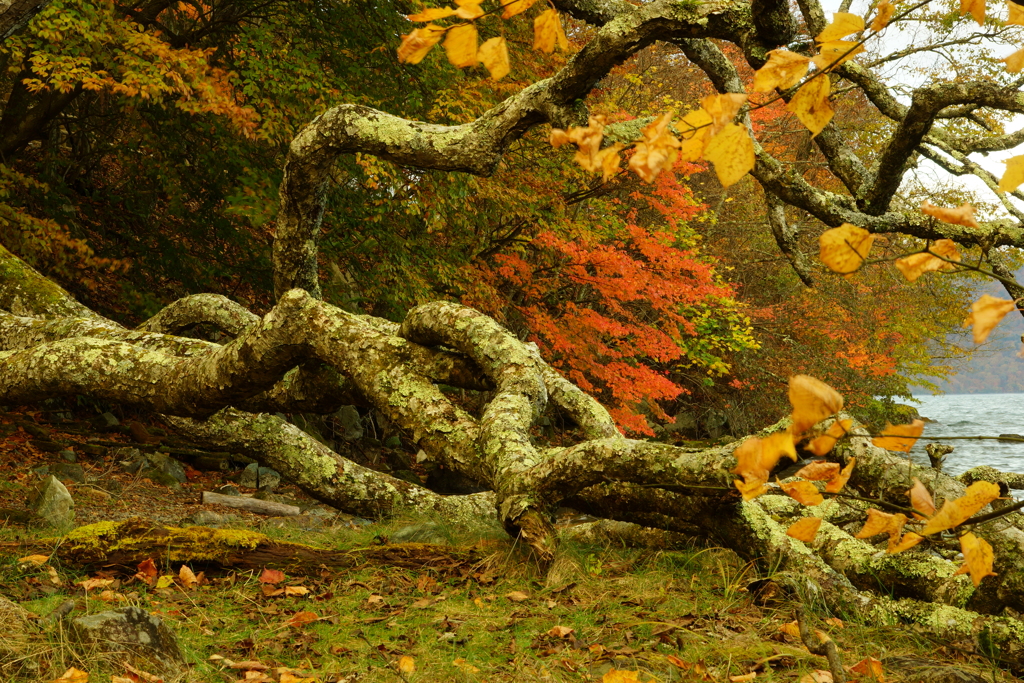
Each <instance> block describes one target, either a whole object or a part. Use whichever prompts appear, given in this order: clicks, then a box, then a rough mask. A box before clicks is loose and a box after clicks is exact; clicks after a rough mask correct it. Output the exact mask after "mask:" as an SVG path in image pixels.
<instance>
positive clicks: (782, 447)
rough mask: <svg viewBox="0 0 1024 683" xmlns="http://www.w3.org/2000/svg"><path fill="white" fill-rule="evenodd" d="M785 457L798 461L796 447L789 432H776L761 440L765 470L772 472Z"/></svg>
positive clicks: (762, 463)
mask: <svg viewBox="0 0 1024 683" xmlns="http://www.w3.org/2000/svg"><path fill="white" fill-rule="evenodd" d="M784 455H785V456H787V457H789V459H790V460H792V461H793V462H796V461H797V455H796V445H795V444H794V443H793V435H792V434H790V433H789V431H788V430H787V431H784V432H775V433H774V434H770V435H768V436H766V437H765V438H764V439H762V440H761V465H762V466H763V467H764V469H766V470H768V471H769V472H771V471H772V470H773V469H774V468H775V465H777V464H778V462H779V460H782V456H784Z"/></svg>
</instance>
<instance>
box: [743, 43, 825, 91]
mask: <svg viewBox="0 0 1024 683" xmlns="http://www.w3.org/2000/svg"><path fill="white" fill-rule="evenodd" d="M810 63H811V59H810V57H805V56H804V55H801V54H797V53H796V52H790V51H789V50H782V49H778V50H772V51H771V52H769V53H768V61H767V62H766V63H765V65H764V66H762V67H761V68H760V69H758V70H757V73H755V74H754V86H753V88H754V91H755V92H771V91H772V90H775V89H776V88H780V89H781V90H788V89H789V88H792V87H793V86H794V85H796V84H797V83H799V82H800V81H801V80H802V79H803V77H804V76H806V75H807V69H808V67H809V66H810Z"/></svg>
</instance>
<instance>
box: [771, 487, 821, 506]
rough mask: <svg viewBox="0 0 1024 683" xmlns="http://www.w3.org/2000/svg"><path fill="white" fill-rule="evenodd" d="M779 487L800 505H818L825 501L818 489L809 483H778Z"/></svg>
mask: <svg viewBox="0 0 1024 683" xmlns="http://www.w3.org/2000/svg"><path fill="white" fill-rule="evenodd" d="M779 487H780V488H781V489H782V490H783V491H785V492H786V495H787V496H789V497H790V498H792V499H793V500H795V501H796V502H798V503H800V504H801V505H820V504H821V503H822V502H824V500H825V497H824V496H822V495H821V492H820V491H818V488H817V487H816V486H815V485H814V484H812V483H811V482H809V481H793V482H784V481H783V482H779Z"/></svg>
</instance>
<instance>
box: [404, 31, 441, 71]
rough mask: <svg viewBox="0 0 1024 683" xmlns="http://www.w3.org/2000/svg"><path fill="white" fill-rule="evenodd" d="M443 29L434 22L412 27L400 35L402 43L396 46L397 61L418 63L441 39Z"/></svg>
mask: <svg viewBox="0 0 1024 683" xmlns="http://www.w3.org/2000/svg"><path fill="white" fill-rule="evenodd" d="M444 32H445V29H444V28H443V27H441V26H437V25H435V24H427V25H426V26H423V27H421V28H417V29H414V30H413V31H412V32H411V33H409V34H407V35H404V36H402V44H401V45H399V46H398V61H400V62H403V63H405V64H419V63H420V62H422V61H423V58H424V57H426V56H427V53H428V52H430V48H432V47H434V46H435V45H437V44H438V42H440V40H441V36H443V35H444Z"/></svg>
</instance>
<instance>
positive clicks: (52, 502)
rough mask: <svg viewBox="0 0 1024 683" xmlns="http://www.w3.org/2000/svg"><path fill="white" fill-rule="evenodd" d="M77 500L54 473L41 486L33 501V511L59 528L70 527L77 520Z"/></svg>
mask: <svg viewBox="0 0 1024 683" xmlns="http://www.w3.org/2000/svg"><path fill="white" fill-rule="evenodd" d="M74 508H75V501H74V499H73V498H72V497H71V494H70V493H68V489H67V487H66V486H64V484H62V483H60V480H59V479H57V477H55V476H53V475H52V474H51V475H50V476H49V477H47V479H45V480H44V481H43V483H42V485H41V486H40V487H39V494H38V495H37V496H36V497H35V500H33V501H32V511H33V512H35V514H36V516H38V517H39V518H41V519H43V520H45V521H46V523H47V524H50V525H52V526H55V527H57V528H58V529H61V528H67V527H70V526H71V525H72V524H73V523H74V521H75V510H74Z"/></svg>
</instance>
